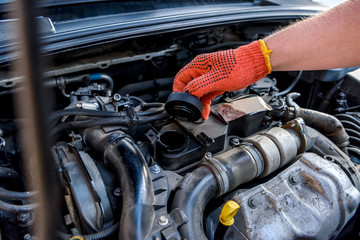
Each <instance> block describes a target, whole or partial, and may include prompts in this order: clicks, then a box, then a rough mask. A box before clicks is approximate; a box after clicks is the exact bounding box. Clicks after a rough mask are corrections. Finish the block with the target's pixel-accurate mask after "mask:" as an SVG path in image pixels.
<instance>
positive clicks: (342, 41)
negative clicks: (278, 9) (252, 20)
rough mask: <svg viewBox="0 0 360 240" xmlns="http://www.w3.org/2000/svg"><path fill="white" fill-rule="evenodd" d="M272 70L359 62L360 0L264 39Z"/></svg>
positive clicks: (300, 68)
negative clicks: (270, 52)
mask: <svg viewBox="0 0 360 240" xmlns="http://www.w3.org/2000/svg"><path fill="white" fill-rule="evenodd" d="M264 40H265V42H266V44H267V46H268V48H269V49H272V50H273V52H272V54H271V65H272V69H273V71H289V70H318V69H330V68H340V67H351V66H358V65H360V0H349V1H347V2H345V3H343V4H341V5H339V6H337V7H335V8H333V9H331V10H329V11H327V12H325V13H322V14H319V15H317V16H315V17H312V18H309V19H306V20H303V21H301V22H298V23H296V24H294V25H292V26H289V27H287V28H285V29H283V30H281V31H279V32H277V33H274V34H272V35H270V36H269V37H267V38H265V39H264Z"/></svg>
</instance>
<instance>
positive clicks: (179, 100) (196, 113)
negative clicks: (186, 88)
mask: <svg viewBox="0 0 360 240" xmlns="http://www.w3.org/2000/svg"><path fill="white" fill-rule="evenodd" d="M202 108H203V107H202V103H201V101H200V99H198V98H197V97H195V96H193V95H191V94H189V93H184V92H173V93H171V94H170V95H169V98H168V100H167V101H166V103H165V110H166V112H167V113H168V114H169V115H171V116H173V117H175V118H176V119H179V120H183V121H190V122H194V121H197V120H199V119H200V118H201V113H202Z"/></svg>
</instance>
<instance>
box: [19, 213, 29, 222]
mask: <svg viewBox="0 0 360 240" xmlns="http://www.w3.org/2000/svg"><path fill="white" fill-rule="evenodd" d="M17 220H18V222H19V223H21V224H28V223H29V222H30V220H31V214H30V213H20V214H18V215H17Z"/></svg>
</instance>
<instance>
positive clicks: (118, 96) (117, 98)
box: [113, 93, 121, 102]
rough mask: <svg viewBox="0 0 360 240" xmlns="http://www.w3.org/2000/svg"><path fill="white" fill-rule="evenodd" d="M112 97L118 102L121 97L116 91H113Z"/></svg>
mask: <svg viewBox="0 0 360 240" xmlns="http://www.w3.org/2000/svg"><path fill="white" fill-rule="evenodd" d="M113 99H114V101H116V102H118V101H120V99H121V95H120V94H118V93H115V94H114V97H113Z"/></svg>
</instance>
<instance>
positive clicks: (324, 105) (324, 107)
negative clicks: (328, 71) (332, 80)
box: [318, 79, 344, 112]
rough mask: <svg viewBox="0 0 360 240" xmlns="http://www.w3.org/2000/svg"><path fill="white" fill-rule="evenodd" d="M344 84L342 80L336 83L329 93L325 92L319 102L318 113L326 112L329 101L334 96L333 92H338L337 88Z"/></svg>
mask: <svg viewBox="0 0 360 240" xmlns="http://www.w3.org/2000/svg"><path fill="white" fill-rule="evenodd" d="M343 82H344V79H342V80H340V81H338V82H337V83H336V84H335V85H334V86H332V87H331V88H330V90H329V91H327V93H326V95H325V97H324V99H323V100H322V101H321V103H320V106H319V108H318V109H319V111H320V112H326V111H327V109H328V107H329V104H330V100H331V98H332V97H333V96H334V94H335V92H336V91H337V90H338V88H339V87H340V86H341V84H342V83H343Z"/></svg>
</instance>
